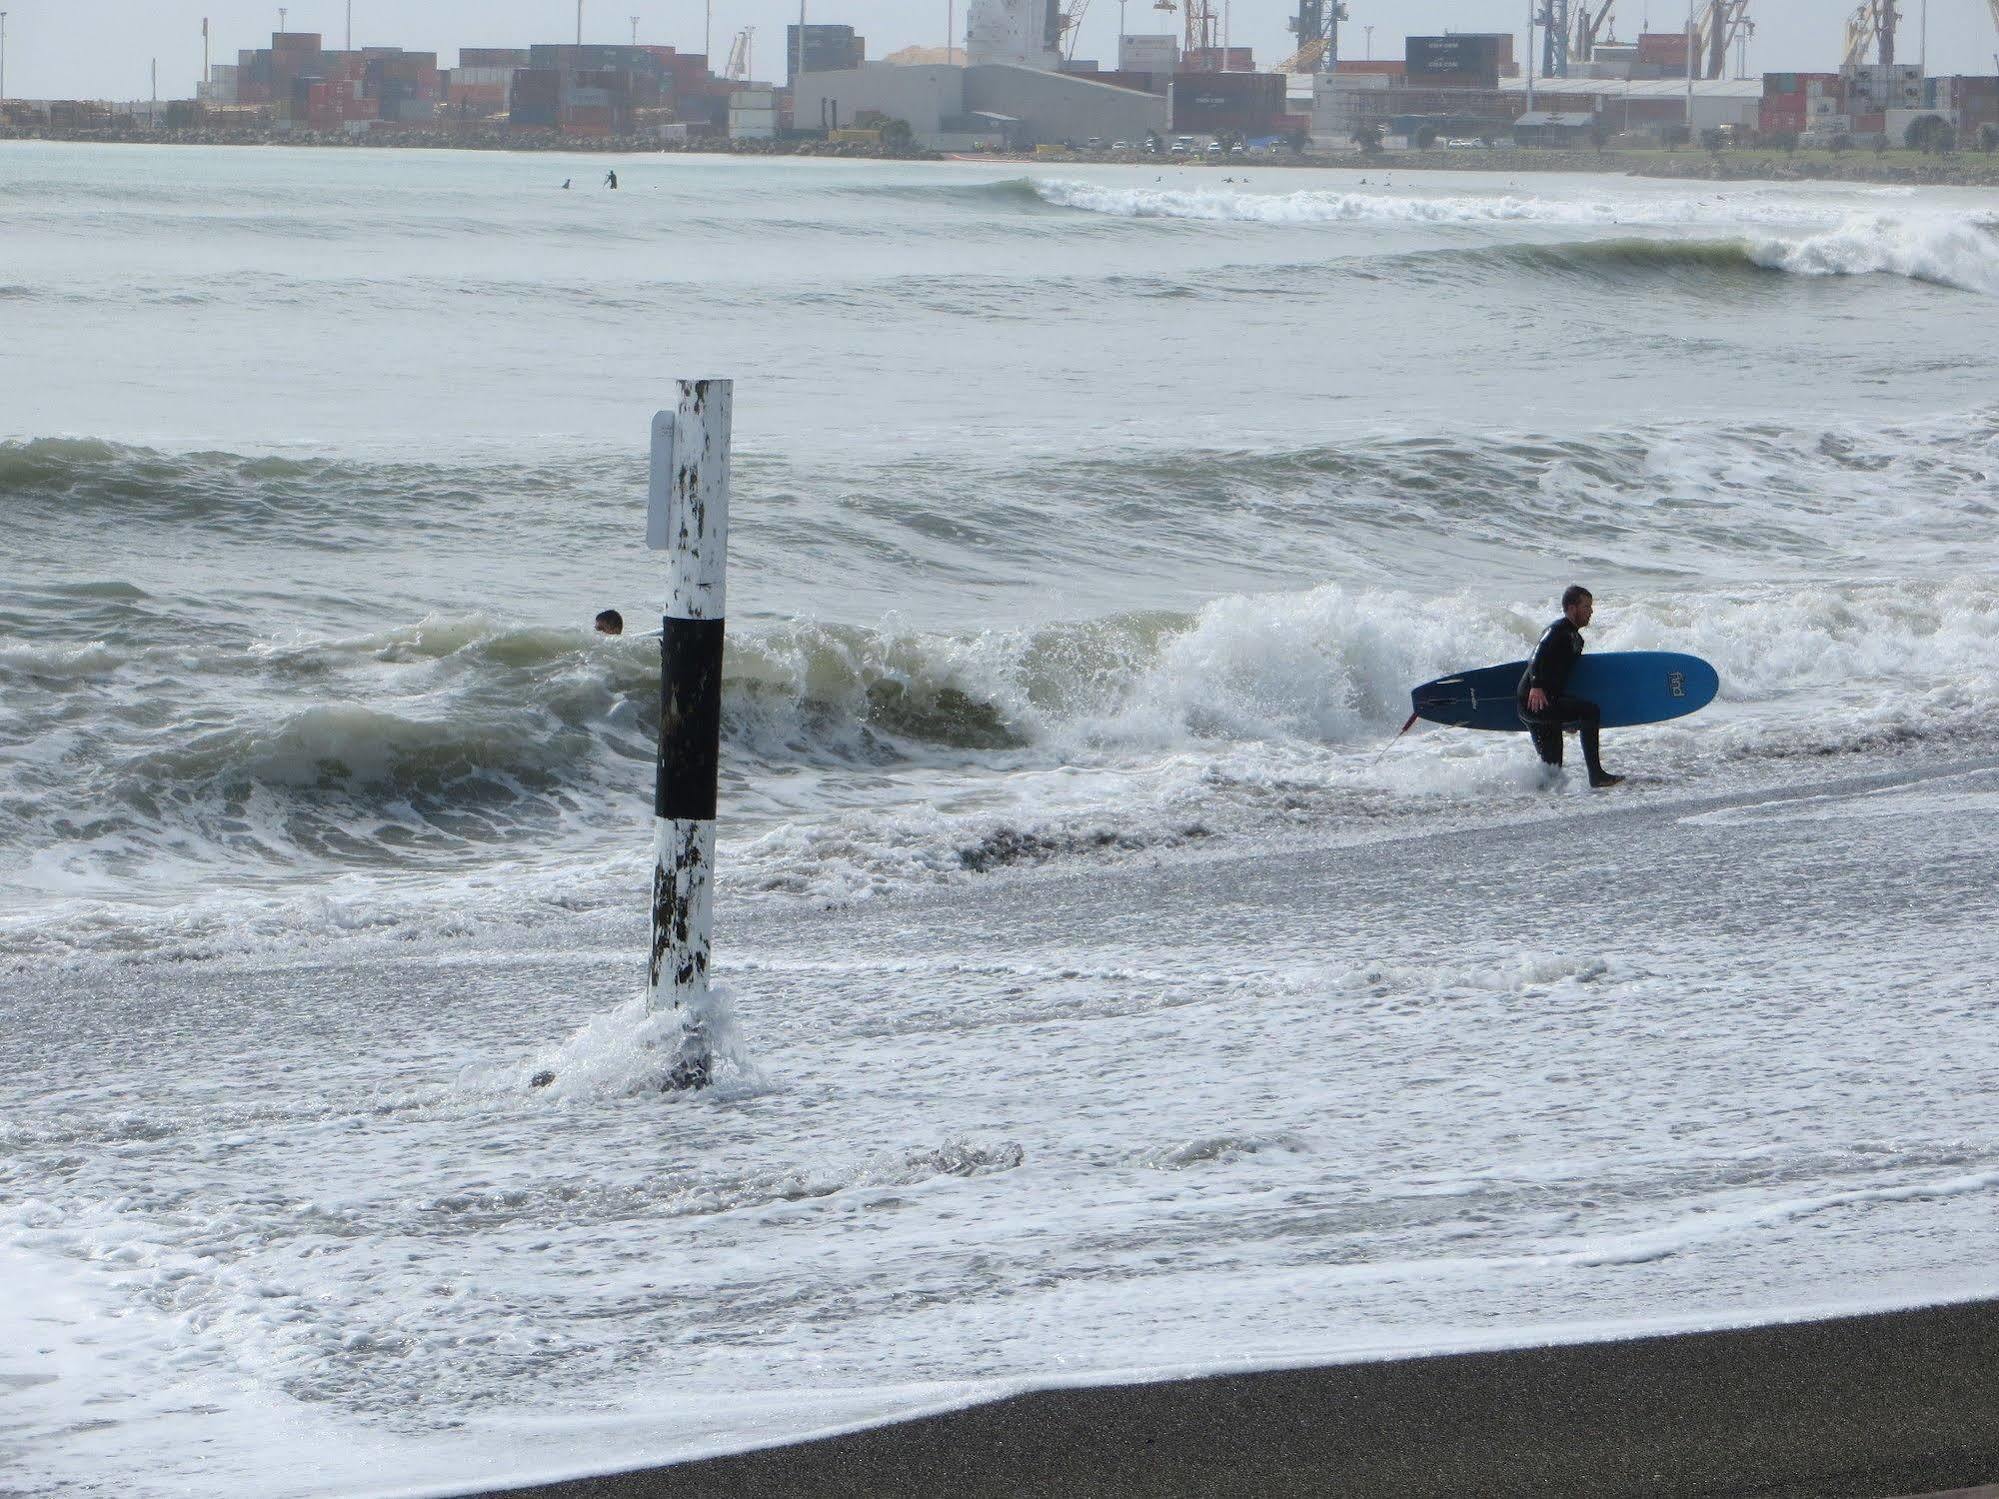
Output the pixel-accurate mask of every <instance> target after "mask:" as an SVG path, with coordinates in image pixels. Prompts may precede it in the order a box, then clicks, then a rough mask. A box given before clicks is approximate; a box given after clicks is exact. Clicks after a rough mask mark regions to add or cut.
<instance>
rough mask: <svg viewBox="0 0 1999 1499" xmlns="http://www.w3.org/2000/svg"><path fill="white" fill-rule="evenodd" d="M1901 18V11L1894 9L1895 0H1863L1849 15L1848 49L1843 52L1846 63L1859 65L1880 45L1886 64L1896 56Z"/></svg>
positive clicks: (1847, 23) (1854, 65) (1842, 60)
mask: <svg viewBox="0 0 1999 1499" xmlns="http://www.w3.org/2000/svg"><path fill="white" fill-rule="evenodd" d="M1900 19H1901V12H1900V11H1898V10H1896V9H1895V0H1861V3H1860V4H1859V5H1858V6H1856V7H1855V8H1854V12H1853V14H1852V15H1850V16H1848V17H1847V18H1846V50H1845V52H1844V53H1842V54H1841V56H1840V63H1841V64H1842V66H1845V67H1849V68H1852V67H1858V66H1859V65H1860V64H1861V63H1864V62H1866V61H1867V54H1868V52H1869V51H1870V50H1871V49H1874V48H1877V47H1878V48H1879V49H1880V60H1881V63H1882V65H1883V66H1886V65H1887V64H1889V63H1892V62H1893V61H1894V60H1895V22H1896V21H1898V20H1900Z"/></svg>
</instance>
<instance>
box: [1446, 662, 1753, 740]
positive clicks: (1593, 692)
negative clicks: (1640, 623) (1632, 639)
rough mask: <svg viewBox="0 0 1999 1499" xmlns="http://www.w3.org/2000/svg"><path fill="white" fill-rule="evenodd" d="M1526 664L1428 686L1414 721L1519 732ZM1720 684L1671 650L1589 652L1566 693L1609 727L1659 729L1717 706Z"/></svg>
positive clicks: (1494, 668) (1706, 669) (1704, 667)
mask: <svg viewBox="0 0 1999 1499" xmlns="http://www.w3.org/2000/svg"><path fill="white" fill-rule="evenodd" d="M1526 670H1527V663H1526V662H1525V661H1508V662H1507V663H1505V664H1504V665H1503V666H1483V667H1480V668H1479V669H1478V670H1477V671H1461V672H1458V673H1456V674H1455V675H1453V676H1448V677H1439V678H1437V680H1436V681H1434V682H1425V683H1424V684H1423V685H1422V686H1421V687H1418V688H1416V689H1415V690H1414V691H1413V692H1411V693H1410V694H1409V701H1410V705H1411V706H1412V707H1414V708H1415V710H1416V716H1417V717H1418V718H1427V719H1429V720H1430V722H1431V723H1441V724H1449V725H1450V726H1451V727H1453V728H1458V729H1496V730H1506V731H1510V732H1513V733H1524V732H1525V731H1526V728H1527V725H1526V724H1524V723H1522V722H1521V721H1520V709H1519V707H1518V705H1517V704H1516V702H1515V698H1514V694H1515V693H1517V692H1518V691H1519V690H1520V676H1521V673H1522V672H1524V671H1526ZM1720 690H1721V678H1720V677H1719V676H1717V675H1716V674H1715V669H1714V668H1713V667H1712V666H1709V665H1708V664H1707V662H1705V661H1703V660H1701V658H1700V657H1699V656H1683V655H1680V654H1679V653H1678V652H1676V651H1602V652H1598V653H1595V654H1586V655H1585V656H1584V657H1583V658H1582V660H1580V661H1578V662H1577V663H1576V669H1575V670H1574V671H1573V672H1572V673H1570V675H1569V687H1568V691H1569V695H1570V696H1571V697H1581V698H1588V699H1589V700H1590V701H1591V702H1593V703H1595V704H1596V705H1597V706H1598V707H1599V708H1601V709H1602V710H1603V726H1604V727H1605V728H1606V729H1618V728H1627V727H1629V726H1630V725H1632V724H1641V723H1663V722H1664V721H1665V720H1667V719H1669V718H1679V717H1681V716H1682V715H1684V714H1688V713H1692V712H1694V711H1695V710H1697V709H1700V708H1705V707H1706V706H1707V705H1708V704H1709V703H1711V702H1713V701H1714V695H1715V693H1717V692H1719V691H1720Z"/></svg>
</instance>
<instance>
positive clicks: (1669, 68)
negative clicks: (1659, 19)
mask: <svg viewBox="0 0 1999 1499" xmlns="http://www.w3.org/2000/svg"><path fill="white" fill-rule="evenodd" d="M1632 57H1633V60H1632V64H1631V76H1632V77H1633V78H1684V77H1686V76H1687V34H1686V33H1685V32H1684V31H1647V32H1644V33H1642V34H1641V35H1640V36H1639V38H1638V50H1637V51H1636V52H1635V53H1634V54H1633V55H1632Z"/></svg>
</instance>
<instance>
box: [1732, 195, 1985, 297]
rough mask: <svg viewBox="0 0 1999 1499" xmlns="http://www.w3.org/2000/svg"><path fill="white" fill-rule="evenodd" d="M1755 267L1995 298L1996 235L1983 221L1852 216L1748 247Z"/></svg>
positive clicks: (1763, 239) (1753, 242)
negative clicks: (1874, 278) (1876, 277)
mask: <svg viewBox="0 0 1999 1499" xmlns="http://www.w3.org/2000/svg"><path fill="white" fill-rule="evenodd" d="M1749 247H1750V255H1751V257H1752V258H1753V259H1754V260H1755V261H1756V263H1757V264H1758V265H1764V266H1769V267H1771V268H1772V269H1775V270H1782V271H1790V272H1792V273H1793V274H1795V275H1801V276H1866V275H1872V274H1876V273H1885V274H1888V275H1894V276H1906V277H1908V278H1909V279H1910V280H1913V281H1933V282H1935V283H1937V284H1938V285H1940V286H1954V287H1958V288H1960V289H1962V290H1964V291H1972V292H1981V293H1983V294H1984V295H1986V296H1992V297H1999V233H1995V232H1994V229H1993V225H1992V222H1991V221H1990V220H1989V219H1985V218H1960V219H1938V218H1934V217H1925V218H1915V219H1908V218H1897V217H1892V216H1889V215H1874V216H1862V215H1856V216H1854V217H1852V218H1849V219H1847V220H1846V221H1845V222H1844V223H1842V224H1840V225H1839V226H1838V227H1837V228H1833V229H1828V230H1824V231H1822V232H1820V233H1817V234H1811V235H1807V236H1804V237H1802V238H1799V237H1788V238H1785V237H1764V236H1757V237H1755V238H1752V239H1751V240H1750V241H1749Z"/></svg>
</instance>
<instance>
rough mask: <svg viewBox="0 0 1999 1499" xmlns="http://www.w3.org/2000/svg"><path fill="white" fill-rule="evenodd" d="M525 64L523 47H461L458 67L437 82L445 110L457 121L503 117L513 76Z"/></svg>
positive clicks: (526, 54) (525, 55) (525, 53)
mask: <svg viewBox="0 0 1999 1499" xmlns="http://www.w3.org/2000/svg"><path fill="white" fill-rule="evenodd" d="M527 62H528V51H527V48H525V47H460V48H459V49H458V66H457V67H455V68H452V69H451V70H450V71H449V72H448V73H445V74H442V75H441V76H440V78H439V83H440V85H441V86H442V88H443V91H444V106H445V108H446V110H447V111H448V112H450V113H451V114H452V115H454V116H456V117H457V118H460V119H493V118H495V117H497V116H499V115H503V114H505V113H506V112H507V106H508V98H509V95H510V93H511V91H512V89H513V83H514V74H515V73H516V72H517V71H518V70H519V69H521V68H524V67H526V66H527Z"/></svg>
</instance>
